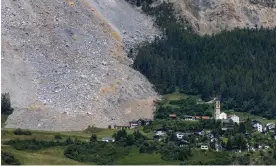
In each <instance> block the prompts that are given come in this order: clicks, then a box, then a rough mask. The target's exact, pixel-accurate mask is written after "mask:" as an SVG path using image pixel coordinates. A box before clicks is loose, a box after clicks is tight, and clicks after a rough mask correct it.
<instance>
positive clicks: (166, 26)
mask: <svg viewBox="0 0 276 166" xmlns="http://www.w3.org/2000/svg"><path fill="white" fill-rule="evenodd" d="M143 10H144V11H145V12H146V13H147V14H149V15H153V16H155V17H156V22H155V23H156V25H157V26H159V27H160V29H161V30H162V32H163V36H161V37H158V38H156V39H155V40H154V41H153V42H151V43H144V44H142V45H140V46H139V47H138V48H137V55H136V56H135V57H136V58H135V61H134V68H135V69H137V70H139V71H140V72H141V73H142V74H144V75H145V76H146V77H147V78H148V79H149V80H150V81H151V82H152V83H153V84H154V85H155V87H156V89H157V91H159V92H160V93H161V94H164V93H171V92H174V91H176V90H179V91H180V92H183V93H189V94H201V97H202V98H203V99H210V98H213V97H216V96H220V97H221V100H222V102H223V103H224V105H223V107H224V108H226V109H235V110H236V111H244V112H249V113H252V114H257V115H261V116H265V117H267V118H274V117H276V111H275V110H276V102H275V101H276V30H275V29H273V30H269V29H264V28H260V29H258V30H257V29H235V30H232V31H231V32H226V31H223V32H221V33H220V34H217V35H211V36H208V35H206V36H199V35H197V34H195V33H193V32H191V31H190V30H187V29H186V28H185V27H184V26H183V25H182V23H181V22H179V21H177V18H176V17H175V16H174V13H173V10H172V6H171V4H167V3H163V4H162V5H160V6H159V7H156V8H151V7H149V6H147V5H144V6H143ZM131 56H133V55H131Z"/></svg>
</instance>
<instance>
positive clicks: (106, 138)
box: [102, 137, 115, 140]
mask: <svg viewBox="0 0 276 166" xmlns="http://www.w3.org/2000/svg"><path fill="white" fill-rule="evenodd" d="M102 140H115V138H113V137H104V138H102Z"/></svg>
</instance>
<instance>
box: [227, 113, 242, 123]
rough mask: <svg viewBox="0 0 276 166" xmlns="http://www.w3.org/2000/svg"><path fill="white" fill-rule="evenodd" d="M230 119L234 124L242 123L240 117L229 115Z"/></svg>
mask: <svg viewBox="0 0 276 166" xmlns="http://www.w3.org/2000/svg"><path fill="white" fill-rule="evenodd" d="M229 118H230V119H232V120H233V122H234V123H238V124H239V123H240V117H238V116H237V115H235V114H233V115H229Z"/></svg>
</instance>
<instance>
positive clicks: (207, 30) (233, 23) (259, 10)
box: [169, 0, 276, 34]
mask: <svg viewBox="0 0 276 166" xmlns="http://www.w3.org/2000/svg"><path fill="white" fill-rule="evenodd" d="M169 1H170V2H173V3H174V6H175V10H176V13H177V14H178V15H179V16H180V17H181V18H182V20H183V22H186V23H188V24H189V25H191V26H192V27H193V29H194V30H195V31H196V32H199V33H201V34H212V33H217V32H220V31H221V30H224V29H226V30H230V29H233V28H236V27H239V28H244V27H249V28H254V27H256V26H257V27H260V26H263V27H275V26H276V5H275V4H276V1H273V0H219V1H218V0H169Z"/></svg>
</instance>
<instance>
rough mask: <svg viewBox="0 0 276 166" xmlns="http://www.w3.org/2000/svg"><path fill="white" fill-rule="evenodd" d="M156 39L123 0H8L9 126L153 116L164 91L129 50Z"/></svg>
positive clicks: (67, 125)
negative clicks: (137, 67) (154, 84)
mask: <svg viewBox="0 0 276 166" xmlns="http://www.w3.org/2000/svg"><path fill="white" fill-rule="evenodd" d="M116 5H117V6H116ZM156 34H157V31H156V30H155V29H154V28H153V27H152V23H151V21H150V19H149V18H147V16H145V15H143V14H141V13H140V12H139V11H138V10H136V9H134V8H132V7H131V6H130V5H129V4H127V3H126V2H124V1H123V0H122V1H111V0H103V1H96V0H91V1H89V0H65V1H63V0H62V1H58V0H40V1H36V0H16V1H14V0H5V1H2V52H1V54H2V92H9V93H10V95H11V100H12V104H13V107H15V111H14V113H13V114H12V115H10V116H9V118H8V120H7V125H6V127H7V128H28V129H38V130H55V131H57V130H58V131H68V130H83V129H85V128H87V126H88V125H95V126H97V127H107V126H108V125H115V124H127V123H128V122H129V121H130V120H132V119H137V118H140V117H143V118H152V113H153V110H154V100H155V99H156V98H157V97H158V94H157V93H156V92H155V91H154V89H153V87H152V85H151V84H150V83H149V82H148V80H147V79H146V78H145V77H144V76H143V75H142V74H140V73H139V72H137V71H135V70H133V69H132V68H130V67H129V66H128V65H125V64H129V63H130V62H129V60H128V59H127V58H126V57H125V52H124V50H123V48H125V49H126V50H127V49H129V48H131V47H132V46H133V45H134V44H135V43H137V42H141V41H143V40H147V39H148V38H146V37H145V36H147V37H149V38H153V36H154V35H156ZM122 62H124V63H125V62H126V63H125V64H123V63H122Z"/></svg>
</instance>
